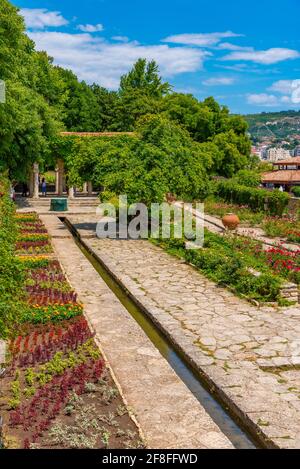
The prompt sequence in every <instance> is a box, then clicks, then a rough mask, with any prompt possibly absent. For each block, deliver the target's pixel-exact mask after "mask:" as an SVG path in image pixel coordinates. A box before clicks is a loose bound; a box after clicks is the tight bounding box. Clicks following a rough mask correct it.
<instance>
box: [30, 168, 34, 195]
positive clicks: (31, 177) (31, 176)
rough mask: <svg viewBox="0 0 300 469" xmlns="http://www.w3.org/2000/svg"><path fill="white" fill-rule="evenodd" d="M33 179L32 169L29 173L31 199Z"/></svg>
mask: <svg viewBox="0 0 300 469" xmlns="http://www.w3.org/2000/svg"><path fill="white" fill-rule="evenodd" d="M33 178H34V176H33V169H31V170H30V173H29V197H33V189H34V187H33V186H34V183H33Z"/></svg>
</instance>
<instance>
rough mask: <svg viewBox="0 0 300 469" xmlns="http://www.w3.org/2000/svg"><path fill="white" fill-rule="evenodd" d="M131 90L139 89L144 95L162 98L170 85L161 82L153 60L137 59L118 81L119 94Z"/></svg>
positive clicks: (169, 88)
mask: <svg viewBox="0 0 300 469" xmlns="http://www.w3.org/2000/svg"><path fill="white" fill-rule="evenodd" d="M133 90H140V91H142V92H143V94H144V95H148V96H151V97H153V98H162V97H163V96H164V95H165V94H167V93H168V92H169V91H170V90H171V86H170V85H169V83H163V81H162V78H161V77H160V76H159V69H158V65H157V64H156V63H155V61H154V60H152V61H150V62H147V60H146V59H139V60H138V61H137V62H136V63H135V64H134V66H133V68H132V70H130V72H129V73H127V74H126V75H123V76H122V77H121V81H120V89H119V92H120V95H121V96H122V95H123V94H126V93H128V92H131V91H133Z"/></svg>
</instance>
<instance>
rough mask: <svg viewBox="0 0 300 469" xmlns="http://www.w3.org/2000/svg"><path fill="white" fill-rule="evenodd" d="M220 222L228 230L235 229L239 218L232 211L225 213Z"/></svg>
mask: <svg viewBox="0 0 300 469" xmlns="http://www.w3.org/2000/svg"><path fill="white" fill-rule="evenodd" d="M222 223H223V225H224V226H225V228H227V229H228V230H235V229H236V228H237V227H238V225H239V224H240V219H239V217H238V216H237V215H235V214H234V213H226V215H224V217H223V218H222Z"/></svg>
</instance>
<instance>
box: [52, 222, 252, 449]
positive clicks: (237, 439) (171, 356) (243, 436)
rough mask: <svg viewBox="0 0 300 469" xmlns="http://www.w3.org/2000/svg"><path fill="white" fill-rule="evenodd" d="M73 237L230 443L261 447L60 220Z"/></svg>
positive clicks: (237, 446)
mask: <svg viewBox="0 0 300 469" xmlns="http://www.w3.org/2000/svg"><path fill="white" fill-rule="evenodd" d="M61 221H63V222H64V223H65V225H66V227H67V228H68V229H69V231H70V232H71V234H72V235H73V237H74V240H75V242H76V244H77V246H78V247H79V248H80V250H81V251H82V253H83V254H84V255H85V257H86V258H87V259H88V260H89V262H90V263H91V264H92V265H93V267H94V268H95V270H96V271H97V272H98V274H99V275H100V277H101V278H102V279H103V280H104V282H105V283H106V284H107V286H108V287H109V288H110V290H111V291H112V292H113V293H114V295H115V296H116V297H117V298H118V299H119V301H120V302H121V303H122V305H123V306H124V307H125V308H126V309H127V311H128V312H129V313H130V315H131V316H132V317H133V318H134V320H135V321H136V322H137V323H138V324H139V326H140V327H141V328H142V329H143V331H144V332H145V334H146V335H147V336H148V337H149V339H150V340H151V342H152V343H153V344H154V346H155V347H156V348H157V350H158V351H159V352H160V354H161V355H162V356H163V357H164V358H165V359H166V360H167V362H168V363H169V364H170V365H171V367H172V368H173V370H174V371H175V373H176V374H177V375H178V376H179V377H180V379H181V380H182V381H183V382H184V383H185V385H186V386H187V387H188V388H189V390H190V391H191V392H192V393H193V395H194V396H195V397H196V399H197V400H198V401H199V402H200V404H201V405H202V406H203V407H204V409H205V410H206V412H207V413H208V414H209V415H210V417H211V419H212V420H213V421H214V422H215V423H216V424H217V425H218V427H219V428H220V429H221V430H222V432H223V433H224V434H225V435H226V436H227V438H228V439H229V440H230V441H231V443H232V444H233V446H234V447H235V448H236V449H255V448H259V445H258V443H257V442H253V440H252V439H251V436H248V435H247V433H246V431H245V430H244V429H242V428H241V426H239V425H238V424H237V423H236V422H235V421H234V420H233V418H232V417H231V416H230V414H229V413H228V412H227V411H226V410H225V409H224V408H223V407H222V405H221V404H220V403H219V402H218V401H217V400H216V399H215V398H214V397H213V396H212V395H211V394H210V393H209V391H208V390H207V389H206V388H205V387H204V385H203V384H202V383H201V377H200V375H199V376H198V375H197V374H196V373H195V372H194V371H193V370H192V369H191V368H190V366H189V365H188V364H187V363H186V362H185V360H184V359H183V358H182V357H181V356H180V354H179V353H178V352H177V351H176V350H175V349H174V347H173V345H172V344H171V343H170V342H169V340H168V339H167V338H166V337H165V336H164V335H163V334H162V332H161V331H159V329H158V328H157V327H156V326H155V324H154V323H153V322H152V321H151V320H150V319H149V318H148V317H147V316H146V315H145V313H144V312H142V311H141V310H140V308H138V306H137V305H136V304H135V303H134V301H133V300H131V299H130V298H129V297H128V295H127V294H126V292H125V291H124V290H123V288H122V287H121V286H120V285H119V284H118V283H117V282H116V280H115V279H114V278H113V277H112V275H111V274H110V273H109V272H108V271H107V269H105V267H104V266H103V265H102V264H101V263H100V262H99V260H98V259H96V257H94V256H93V254H92V253H91V252H90V251H89V249H88V248H87V247H85V245H84V242H83V241H82V240H81V239H80V238H79V236H78V235H77V232H76V230H75V229H74V228H73V227H72V225H70V224H69V223H66V221H65V219H64V218H61Z"/></svg>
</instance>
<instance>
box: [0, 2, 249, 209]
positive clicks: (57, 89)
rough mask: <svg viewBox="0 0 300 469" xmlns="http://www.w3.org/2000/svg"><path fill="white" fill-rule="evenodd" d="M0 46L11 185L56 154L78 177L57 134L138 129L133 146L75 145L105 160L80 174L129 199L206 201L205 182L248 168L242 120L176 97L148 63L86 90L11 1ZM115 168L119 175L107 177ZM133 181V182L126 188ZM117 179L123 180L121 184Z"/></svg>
mask: <svg viewBox="0 0 300 469" xmlns="http://www.w3.org/2000/svg"><path fill="white" fill-rule="evenodd" d="M0 46H1V55H2V54H3V58H4V57H5V60H4V59H3V60H1V65H0V78H1V79H4V80H5V81H6V89H7V100H6V103H5V104H3V105H1V106H0V129H1V130H0V132H1V140H0V168H2V169H3V168H8V169H9V170H10V173H11V177H12V178H15V179H18V180H20V179H25V177H26V170H27V169H28V168H29V167H30V166H31V165H32V163H33V162H34V161H36V160H37V161H39V162H40V163H41V166H42V168H43V166H45V167H46V168H45V169H47V166H48V167H50V166H52V167H53V165H54V162H55V158H57V156H61V155H63V156H65V155H68V164H69V168H70V173H71V175H72V177H73V178H75V179H76V178H77V177H79V176H80V177H81V176H82V175H79V174H77V173H76V170H75V168H76V167H77V166H78V162H77V161H76V162H75V161H74V162H73V163H72V162H71V161H70V155H74V153H73V152H72V151H69V150H70V146H71V147H72V144H70V142H69V141H67V142H63V141H62V140H60V139H59V138H58V137H57V136H58V135H59V130H68V131H78V132H80V131H126V132H128V131H138V132H139V136H138V137H137V138H133V139H132V140H131V141H129V140H128V139H125V140H118V141H117V142H116V143H108V142H104V143H103V144H102V143H98V142H97V143H95V144H91V143H90V142H89V141H87V142H86V143H84V142H80V143H79V144H77V143H76V147H77V145H79V146H80V149H81V153H80V154H81V156H82V155H83V154H84V152H85V151H86V152H87V153H88V154H91V151H92V146H93V145H95V151H96V154H97V155H98V156H99V155H100V154H101V158H100V162H99V161H96V160H97V158H95V157H93V158H92V161H93V164H92V162H91V163H90V164H89V168H87V167H86V166H84V169H85V175H86V176H89V179H90V178H91V177H92V176H93V179H94V182H95V183H96V184H97V185H103V186H105V187H106V188H107V190H108V191H112V192H117V193H118V191H119V190H122V191H123V190H124V188H127V186H128V190H129V191H130V192H131V193H132V198H134V197H135V196H136V197H141V198H142V200H144V199H148V198H149V197H150V195H151V197H154V199H155V200H156V199H160V198H161V192H162V191H163V190H164V189H165V188H166V189H168V190H170V191H173V192H176V194H179V195H182V196H184V195H186V196H187V197H193V196H195V195H200V194H201V195H202V196H203V195H204V192H205V191H204V189H205V187H207V178H208V177H209V176H210V175H211V174H216V175H221V176H225V177H232V176H233V175H234V174H235V173H236V172H237V171H238V170H240V169H242V168H245V167H250V166H251V160H250V141H249V139H248V137H247V134H246V131H247V124H246V122H245V121H244V120H243V119H242V118H241V117H239V116H232V115H230V113H229V110H228V109H227V108H226V107H225V106H220V105H219V104H218V103H217V102H216V101H215V100H214V99H213V98H212V97H209V98H207V99H205V100H204V101H203V102H200V101H198V100H197V99H196V98H195V97H193V96H191V95H188V94H181V93H173V92H172V89H171V86H170V84H169V83H167V82H164V81H163V79H162V78H161V76H160V74H159V70H158V66H157V64H156V63H155V62H154V61H150V62H147V61H146V60H145V59H142V58H141V59H139V60H138V61H137V62H136V64H135V65H134V67H133V68H132V70H130V71H129V72H128V73H127V74H126V75H124V76H122V77H121V79H120V86H119V89H118V90H117V91H109V90H106V89H105V88H103V87H101V86H99V85H97V84H92V85H88V84H87V83H85V82H81V81H79V80H78V79H77V77H76V75H74V73H73V72H71V71H69V70H64V69H62V68H61V67H57V66H54V65H53V60H52V58H51V57H48V55H47V54H46V53H45V52H37V51H36V50H35V47H34V43H33V42H32V41H31V40H30V39H29V38H28V37H27V36H26V34H25V26H24V21H23V18H22V17H21V16H20V15H19V14H18V10H17V9H16V8H15V7H14V6H12V5H11V4H10V3H9V1H8V0H3V1H2V2H1V6H0ZM99 78H100V77H99ZM151 134H152V135H151ZM160 137H161V139H162V141H159V139H160ZM50 142H51V146H50ZM84 145H86V150H84V148H83V147H84ZM123 145H124V146H123ZM108 153H109V155H110V157H111V158H112V163H111V165H110V164H109V157H108ZM112 153H113V154H114V155H115V156H112ZM116 153H120V154H122V158H118V157H117V156H116ZM104 160H105V163H104ZM118 163H120V166H119V164H118ZM103 164H104V166H105V168H103ZM111 170H114V172H115V174H112V175H111V179H110V178H109V175H108V173H109V172H110V171H111ZM118 173H119V174H118ZM130 174H131V177H132V178H137V177H138V178H139V180H138V181H134V180H130ZM120 175H122V177H123V176H124V175H125V180H124V183H120V180H121V177H120ZM160 175H161V176H160ZM158 176H159V177H158ZM152 183H153V187H150V188H149V187H144V188H143V186H151V184H152ZM145 191H146V192H147V193H146V194H145V193H144V192H145ZM151 192H152V193H153V194H150V193H151ZM134 194H135V196H133V195H134Z"/></svg>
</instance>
